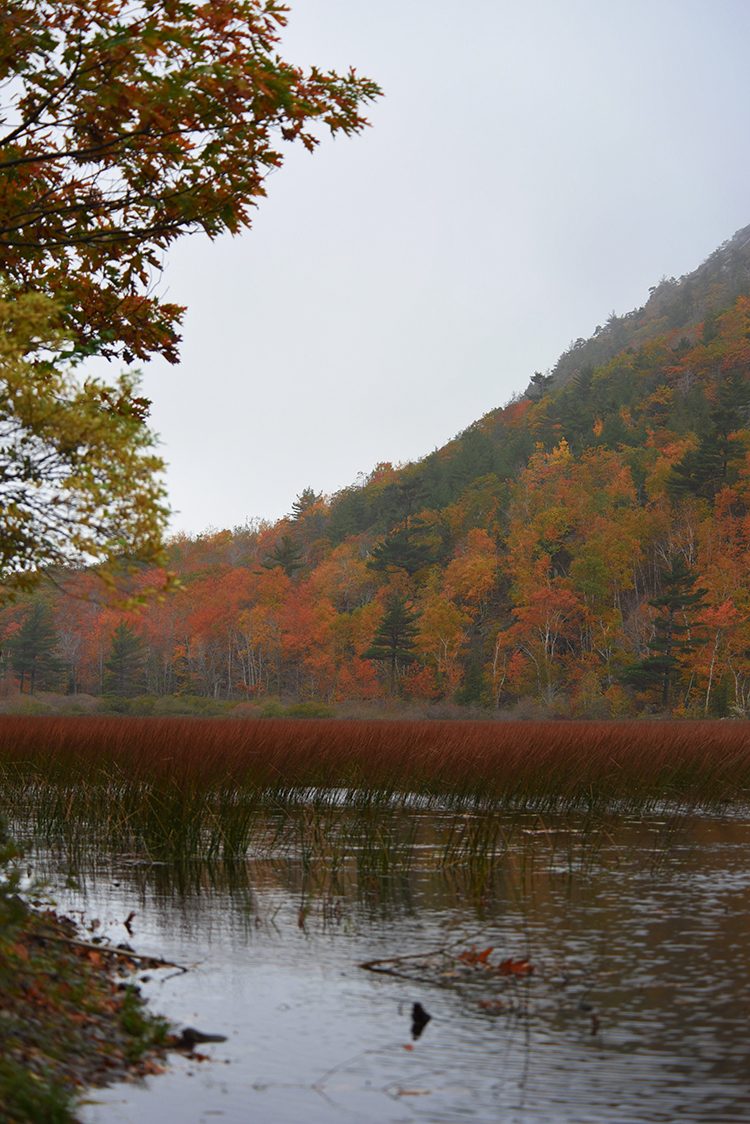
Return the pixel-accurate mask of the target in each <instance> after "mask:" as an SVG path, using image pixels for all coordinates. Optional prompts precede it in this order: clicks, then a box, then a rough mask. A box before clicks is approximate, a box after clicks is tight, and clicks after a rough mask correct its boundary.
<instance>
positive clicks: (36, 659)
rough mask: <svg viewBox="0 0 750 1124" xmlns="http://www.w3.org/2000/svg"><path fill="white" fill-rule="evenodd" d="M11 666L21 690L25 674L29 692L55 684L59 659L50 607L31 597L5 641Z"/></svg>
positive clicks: (24, 681) (56, 684)
mask: <svg viewBox="0 0 750 1124" xmlns="http://www.w3.org/2000/svg"><path fill="white" fill-rule="evenodd" d="M8 647H9V649H10V654H11V662H12V665H13V670H14V671H15V672H16V674H17V675H18V677H19V687H20V690H21V692H22V693H23V689H24V686H25V684H26V679H27V676H28V684H29V694H30V695H33V694H34V692H35V691H37V690H45V689H47V690H49V689H51V688H54V687H56V686H58V685H59V680H60V676H61V673H62V663H61V661H60V659H59V658H58V656H57V653H56V648H57V634H56V632H55V623H54V619H53V616H52V610H51V608H50V607H49V605H47V604H46V603H45V602H44V601H35V602H34V604H33V605H32V606H31V609H30V611H29V612H28V613H27V615H26V617H25V619H24V622H23V624H22V625H21V627H20V629H19V630H18V632H17V633H16V634H15V636H14V637H13V638H12V639H11V640H10V642H9V645H8Z"/></svg>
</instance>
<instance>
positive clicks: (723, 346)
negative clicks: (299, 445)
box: [0, 236, 750, 718]
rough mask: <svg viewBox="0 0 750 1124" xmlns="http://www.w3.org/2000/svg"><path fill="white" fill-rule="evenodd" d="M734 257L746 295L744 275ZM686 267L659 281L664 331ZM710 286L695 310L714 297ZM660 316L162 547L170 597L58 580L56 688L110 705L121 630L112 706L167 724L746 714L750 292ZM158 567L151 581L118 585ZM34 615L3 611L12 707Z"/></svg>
mask: <svg viewBox="0 0 750 1124" xmlns="http://www.w3.org/2000/svg"><path fill="white" fill-rule="evenodd" d="M738 237H739V236H738ZM735 241H736V240H735ZM743 245H744V243H743ZM733 253H734V251H733ZM745 253H746V257H748V254H747V251H745ZM722 260H724V259H722ZM726 260H727V261H729V260H730V259H726ZM731 261H732V262H734V265H733V269H734V273H732V276H733V277H735V278H736V277H738V276H741V277H745V278H746V280H745V281H743V282H742V283H743V284H744V285H745V287H746V289H748V290H750V268H748V267H749V266H750V260H748V261H747V262H745V264H744V266H743V268H745V273H744V274H742V273H741V271H739V272H738V270H739V266H738V265H737V261H736V260H735V258H732V259H731ZM743 261H744V259H743ZM725 264H726V263H725ZM702 276H703V274H701V273H700V271H698V273H697V274H696V275H691V277H690V278H688V279H687V280H686V281H685V282H684V283H683V284H684V286H685V289H684V291H683V290H681V288H680V285H676V286H675V287H674V292H673V293H672V297H673V300H674V302H677V303H676V304H675V307H677V305H679V309H680V310H681V311H680V316H682V315H683V313H684V301H685V299H686V298H684V294H685V293H686V292H688V291H689V292H691V293H692V297H691V299H692V300H693V301H697V300H698V297H697V296H696V293H697V291H698V290H696V288H695V286H696V285H697V284H698V281H696V277H698V279H699V280H700V278H701V277H702ZM708 276H709V280H711V278H714V276H715V274H714V273H711V274H710V275H708ZM701 283H702V282H701ZM716 284H718V283H717V282H715V281H713V280H712V281H711V286H710V287H709V288H708V289H707V290H706V291H705V292H704V291H703V290H701V300H703V301H704V303H705V302H706V301H709V300H710V299H715V300H721V299H724V296H725V292H724V290H722V289H718V288H717V287H716ZM738 284H739V282H738ZM690 285H692V286H693V288H692V289H690V288H689V286H690ZM681 293H682V296H681V295H680V294H681ZM683 298H684V299H683ZM660 302H661V303H659V302H657V304H656V305H655V306H654V307H655V310H656V311H658V312H659V313H660V315H659V316H655V317H653V318H652V320H651V322H650V334H648V335H647V338H646V339H645V340H644V335H646V329H645V327H644V324H645V323H646V321H645V320H644V316H640V317H639V318H638V320H637V331H636V329H635V328H634V333H635V335H637V337H638V338H639V339H641V340H642V341H643V342H641V343H640V345H639V346H629V345H628V344H627V339H625V340H624V344H625V346H624V347H623V349H622V350H620V351H619V352H617V353H616V354H614V355H613V356H612V357H611V358H609V359H608V360H607V361H606V362H604V363H602V364H601V365H600V366H599V367H596V368H593V369H589V368H586V369H581V370H579V371H578V373H577V374H576V375H575V377H572V378H569V379H568V380H567V381H564V382H562V383H560V384H556V383H554V381H553V383H552V385H546V384H545V386H544V388H543V390H542V392H541V393H540V392H539V390H538V388H537V387H536V386H535V387H534V388H533V392H532V391H530V392H529V394H528V395H527V396H525V397H523V398H521V399H519V400H517V401H514V402H512V403H510V404H509V405H507V406H506V407H503V408H502V409H499V410H496V411H494V412H492V413H491V414H488V415H487V416H486V417H485V418H483V419H481V420H480V421H478V422H477V423H475V424H474V425H473V426H471V427H470V428H469V429H468V430H467V431H465V432H464V433H463V434H460V435H459V436H458V437H457V438H456V439H455V440H454V441H452V442H450V443H449V444H448V445H446V446H445V447H444V448H443V449H440V450H438V451H436V452H435V453H432V454H430V455H429V456H427V457H425V458H424V459H423V460H422V461H419V462H417V463H415V464H411V465H406V466H403V467H402V468H394V467H393V466H391V465H387V464H381V465H378V466H377V467H376V468H375V470H374V471H373V472H372V474H371V475H370V477H369V479H368V480H367V481H365V482H364V483H363V484H359V485H357V486H356V487H350V488H344V489H342V491H340V492H339V493H337V494H336V495H334V496H331V497H323V496H320V495H318V494H317V493H316V492H315V491H314V490H313V489H312V488H306V489H305V490H304V492H302V493H301V495H300V496H299V497H298V500H297V501H296V502H295V503H294V505H293V507H292V510H291V513H290V515H289V516H288V517H286V518H284V519H281V520H280V521H278V522H277V523H276V524H273V525H271V524H263V523H257V524H253V525H250V526H246V527H242V528H236V529H235V530H234V531H222V532H219V533H214V534H210V535H204V536H198V537H197V538H193V539H189V538H186V537H180V538H178V539H175V540H174V541H173V542H172V543H171V545H170V547H169V553H168V566H169V568H170V569H171V570H173V571H174V572H175V574H176V575H177V577H178V579H179V582H180V588H179V589H178V590H177V592H176V593H174V594H173V595H171V596H169V597H167V598H165V599H162V600H160V601H156V600H151V601H149V602H148V603H147V604H145V605H144V606H141V607H140V608H139V609H134V610H132V611H131V612H128V613H124V612H123V611H122V609H118V608H117V607H116V606H115V605H113V604H111V603H109V602H108V601H107V599H106V597H103V596H102V594H101V590H100V589H99V586H98V584H97V580H96V577H95V575H94V574H93V573H91V572H86V571H80V570H79V571H69V572H60V573H59V574H58V575H57V576H56V580H57V583H58V586H59V587H60V588H62V589H64V590H65V591H66V593H72V594H74V597H72V598H71V597H69V596H66V595H62V594H61V593H60V592H58V591H56V590H54V591H53V590H48V591H47V592H46V593H45V594H44V595H43V596H44V597H45V598H46V600H47V602H48V604H49V606H50V609H51V611H52V613H53V615H54V618H55V627H56V630H57V637H58V654H59V657H60V660H61V662H62V665H63V672H62V673H61V677H60V680H59V681H58V684H57V690H67V691H68V692H72V693H78V692H82V693H87V694H94V695H97V694H101V693H102V692H104V691H106V686H105V670H106V666H107V661H108V660H109V659H110V656H111V649H112V643H113V637H114V635H115V631H116V629H117V627H118V625H119V624H120V623H121V622H122V621H125V622H126V623H127V625H128V628H129V629H131V630H132V631H133V633H134V634H135V635H137V637H138V638H139V641H140V649H139V650H140V651H142V654H143V659H142V660H141V662H140V664H139V667H138V669H137V674H134V676H133V677H132V678H131V681H130V683H131V685H130V687H129V688H128V691H127V692H126V693H127V694H129V695H132V696H146V699H145V701H144V703H143V705H147V706H150V707H151V708H152V709H154V710H155V711H156V712H157V713H158V712H159V711H160V708H161V709H162V712H163V707H162V703H161V701H160V700H169V699H173V698H175V697H176V698H177V701H178V702H179V699H183V700H186V702H185V705H186V706H193V705H195V706H197V705H198V701H199V700H206V701H213V702H219V701H221V700H224V701H225V702H226V703H227V704H234V705H240V706H245V707H246V708H248V707H249V710H248V713H257V710H254V709H253V708H257V707H271V708H273V707H274V706H279V705H282V704H283V705H295V704H309V705H313V704H326V705H337V704H342V703H357V704H360V705H361V706H362V707H365V708H366V707H370V708H372V707H373V706H376V705H378V703H380V704H384V703H386V702H388V703H389V704H390V701H391V700H392V699H393V698H394V697H396V698H398V699H400V700H403V701H405V702H406V703H408V704H412V705H414V706H418V707H433V706H435V705H442V706H445V705H447V704H450V705H456V704H459V705H466V704H469V705H472V706H474V707H476V708H478V707H482V708H491V709H493V710H501V711H509V712H510V713H511V714H512V715H516V716H521V717H527V718H529V717H532V718H533V717H588V718H622V717H627V716H630V715H636V714H649V713H651V714H665V713H671V714H673V715H676V716H680V717H695V718H699V717H700V718H707V717H720V716H739V717H744V716H747V715H748V714H749V713H750V579H749V578H748V575H749V574H750V344H749V343H748V340H750V297H749V296H747V295H744V294H741V295H739V296H735V297H733V298H732V300H731V303H730V304H729V306H728V307H726V308H725V309H724V311H717V312H715V313H711V314H710V316H709V315H705V316H704V319H703V320H702V321H699V322H696V323H694V324H693V325H692V327H690V328H689V329H688V330H686V329H684V328H683V327H680V328H679V329H674V330H673V329H670V328H669V323H668V318H667V317H666V316H665V315H664V303H663V300H662V298H661V297H660ZM675 315H676V314H675ZM581 350H585V349H581ZM161 577H162V578H163V575H161ZM159 578H160V573H159V572H158V571H154V570H152V571H148V570H144V571H142V572H141V573H140V575H139V577H138V579H137V580H135V581H134V582H133V585H132V592H133V593H134V594H137V593H138V592H139V589H141V588H146V587H148V586H158V585H159ZM28 612H29V605H28V604H26V603H21V604H17V605H15V606H12V607H10V608H8V609H6V610H5V611H4V613H3V615H2V617H0V630H1V631H0V636H1V637H2V638H4V644H3V648H4V661H5V663H4V668H3V670H4V672H5V684H6V690H7V691H10V692H12V691H13V689H14V684H17V682H18V678H19V676H18V671H17V669H15V668H14V665H13V659H12V646H13V636H14V635H16V633H17V632H18V631H19V630H20V629H22V628H23V627H24V622H25V620H26V617H27V614H28Z"/></svg>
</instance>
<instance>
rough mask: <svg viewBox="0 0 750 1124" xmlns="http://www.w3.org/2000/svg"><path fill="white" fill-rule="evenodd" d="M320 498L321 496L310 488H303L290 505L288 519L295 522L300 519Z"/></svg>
mask: <svg viewBox="0 0 750 1124" xmlns="http://www.w3.org/2000/svg"><path fill="white" fill-rule="evenodd" d="M322 498H323V497H322V495H320V494H319V493H318V492H316V491H314V490H313V489H312V488H304V489H303V490H302V491H301V492H300V494H299V495H298V496H297V498H296V500H295V501H294V503H293V504H292V513H291V516H290V518H291V519H293V520H294V521H295V522H296V521H297V520H298V519H301V518H302V516H303V515H304V514H305V512H307V511H309V510H310V508H311V507H315V504H316V503H319V502H320V500H321V499H322Z"/></svg>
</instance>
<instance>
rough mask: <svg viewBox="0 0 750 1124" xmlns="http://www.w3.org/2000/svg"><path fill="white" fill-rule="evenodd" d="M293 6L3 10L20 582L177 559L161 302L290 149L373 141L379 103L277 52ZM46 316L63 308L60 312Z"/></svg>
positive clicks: (3, 399)
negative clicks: (180, 265) (334, 140)
mask: <svg viewBox="0 0 750 1124" xmlns="http://www.w3.org/2000/svg"><path fill="white" fill-rule="evenodd" d="M286 11H287V10H286V8H285V7H284V5H282V4H280V3H278V0H215V2H214V3H203V4H197V3H190V2H184V0H78V2H76V3H72V2H69V0H33V2H32V0H6V2H5V3H4V4H3V5H2V7H1V8H0V91H2V93H1V94H0V262H1V263H2V266H1V269H0V303H1V307H0V320H1V323H0V584H4V585H5V586H6V588H7V587H10V586H16V587H18V586H20V587H21V588H28V587H29V586H30V585H31V584H33V582H34V580H36V579H37V578H38V576H39V573H40V571H44V570H49V568H50V567H52V566H59V565H66V564H76V565H78V564H82V565H89V564H93V563H99V564H103V565H105V566H109V567H110V573H111V571H112V569H113V568H114V566H115V565H116V562H117V559H118V558H119V557H120V556H121V555H122V554H123V553H127V554H128V555H130V557H131V558H132V559H133V560H134V561H135V562H142V561H148V562H153V561H157V562H158V561H159V557H160V556H159V547H160V541H161V536H162V532H163V530H164V526H165V521H166V516H167V512H166V508H165V507H164V504H163V500H164V493H163V490H162V487H161V484H160V482H159V479H158V472H159V469H160V468H161V461H160V460H159V459H158V458H157V457H155V456H154V455H153V452H152V436H151V434H150V433H149V431H148V429H147V428H146V424H145V419H146V416H147V412H148V406H149V403H148V402H147V400H146V399H144V398H142V397H140V396H139V394H138V383H137V379H136V378H135V377H134V376H132V375H126V376H123V377H121V378H120V379H118V380H115V381H113V382H111V383H107V382H103V381H101V380H94V379H82V378H79V377H77V372H76V371H75V363H73V364H71V360H72V361H77V360H79V359H81V358H82V357H86V356H88V355H91V354H98V355H102V356H105V357H107V358H113V357H121V358H122V359H124V360H125V361H126V362H131V361H133V360H134V359H135V358H140V359H147V358H149V357H150V356H151V355H153V354H161V355H163V356H164V357H165V358H166V359H168V360H169V361H170V362H176V360H177V343H178V340H179V337H178V334H177V329H178V326H179V323H180V319H181V316H182V313H183V309H181V308H180V307H179V306H178V305H176V304H169V303H165V302H163V301H161V300H160V299H159V298H158V297H157V296H156V295H155V294H154V291H153V290H154V277H155V274H157V273H158V271H159V269H160V267H161V264H162V258H163V254H164V252H165V251H166V250H167V249H168V247H169V246H170V245H171V244H172V243H173V242H174V241H175V240H176V239H177V238H179V237H180V236H181V235H183V234H187V233H191V232H193V231H203V232H204V233H206V234H208V236H209V237H211V238H215V237H217V236H218V235H220V234H222V233H223V232H230V233H237V232H239V231H241V230H242V229H244V228H247V227H248V226H249V225H250V222H251V215H252V210H253V208H254V207H255V206H257V204H258V201H259V199H260V198H261V197H262V196H263V195H264V194H265V190H266V189H265V177H266V176H267V174H268V173H269V172H271V171H272V170H274V169H275V168H278V167H279V166H280V165H281V163H282V148H283V142H294V141H299V142H300V143H302V144H303V145H304V146H305V148H307V149H308V150H312V149H314V148H315V146H316V145H317V143H318V137H317V135H316V133H315V128H316V126H317V125H321V126H324V127H327V128H328V129H329V130H330V131H331V132H332V133H334V134H335V133H344V134H351V133H357V132H359V131H361V130H362V129H363V128H364V126H365V124H366V121H365V119H364V117H363V116H362V114H361V108H362V106H363V104H364V103H366V102H368V101H370V100H372V99H373V98H375V97H376V96H377V95H378V94H379V90H378V88H377V87H376V86H375V85H374V84H373V83H372V82H370V81H368V80H367V79H364V78H359V77H358V76H357V75H356V74H355V73H354V71H350V72H349V73H348V74H344V75H343V76H340V75H337V74H335V73H333V72H328V73H324V72H322V71H321V70H319V69H317V68H313V69H312V70H310V71H309V73H303V71H301V70H300V69H298V68H296V67H294V66H291V65H290V64H289V63H287V62H285V61H284V60H283V59H282V58H281V57H280V56H279V54H278V53H277V46H278V42H279V33H280V30H281V28H282V27H283V25H284V24H285V21H286ZM44 298H47V301H46V303H45V300H44Z"/></svg>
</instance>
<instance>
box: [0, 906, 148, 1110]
mask: <svg viewBox="0 0 750 1124" xmlns="http://www.w3.org/2000/svg"><path fill="white" fill-rule="evenodd" d="M141 966H142V965H141V964H140V963H136V962H135V960H133V959H131V958H130V957H129V955H128V953H127V951H126V950H118V952H117V953H113V952H109V951H107V950H106V949H104V948H98V947H96V946H95V945H94V944H92V943H88V942H86V941H83V940H82V939H81V937H80V934H79V932H78V930H77V929H76V926H75V925H74V923H73V922H72V921H70V920H69V919H67V918H64V917H61V916H59V915H58V914H57V913H55V912H54V911H53V910H51V909H45V908H43V907H42V906H41V905H39V904H38V905H37V906H36V908H35V907H33V906H30V905H29V904H27V903H26V902H25V901H24V900H23V899H22V898H21V897H19V896H18V894H16V893H15V892H12V890H11V889H9V888H8V887H7V886H6V888H5V890H4V892H3V891H2V890H0V1047H1V1048H0V1115H1V1116H2V1119H3V1121H7V1122H8V1124H11V1122H12V1124H16V1122H18V1124H20V1122H24V1124H26V1122H29V1121H39V1122H40V1124H41V1122H43V1124H58V1122H60V1124H63V1122H67V1121H75V1119H76V1102H77V1101H78V1099H79V1098H80V1096H81V1095H82V1093H83V1092H84V1090H85V1089H86V1088H87V1087H90V1086H96V1085H106V1084H110V1083H111V1082H114V1081H123V1080H132V1079H134V1078H138V1077H143V1076H145V1075H147V1074H153V1073H158V1072H160V1071H161V1069H162V1068H163V1065H164V1058H165V1051H166V1049H167V1047H168V1046H169V1045H170V1037H169V1026H168V1024H167V1022H166V1021H165V1020H164V1019H161V1018H159V1017H157V1016H154V1015H152V1014H151V1013H150V1012H149V1011H147V1010H146V1007H145V1005H144V1002H143V1000H142V999H141V997H140V995H139V993H138V989H137V987H136V986H134V985H133V983H132V982H130V981H131V979H132V973H133V971H134V970H135V969H136V968H137V967H141Z"/></svg>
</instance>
